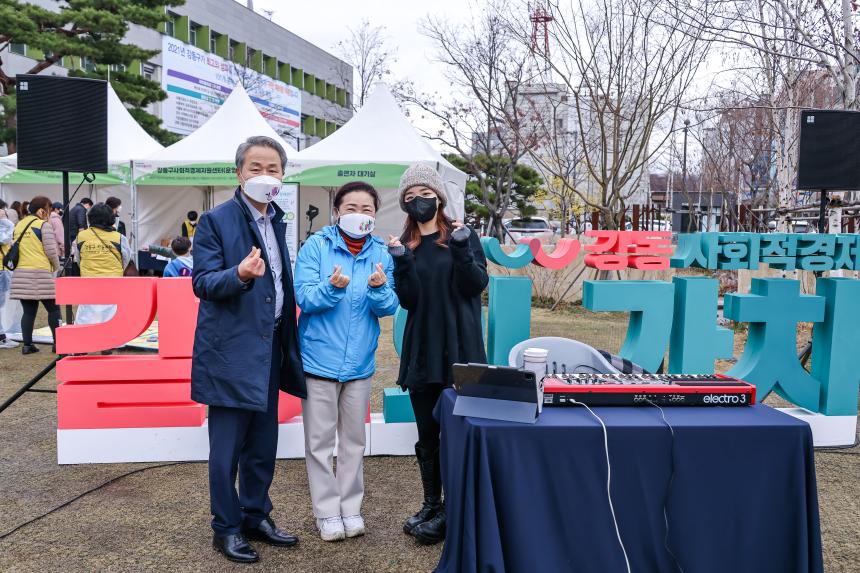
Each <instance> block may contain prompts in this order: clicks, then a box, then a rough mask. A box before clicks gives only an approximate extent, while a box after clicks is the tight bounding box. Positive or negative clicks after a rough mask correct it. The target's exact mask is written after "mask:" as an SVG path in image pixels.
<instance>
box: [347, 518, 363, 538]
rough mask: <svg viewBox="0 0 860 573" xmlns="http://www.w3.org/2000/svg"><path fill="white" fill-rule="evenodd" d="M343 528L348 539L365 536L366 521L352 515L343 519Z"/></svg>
mask: <svg viewBox="0 0 860 573" xmlns="http://www.w3.org/2000/svg"><path fill="white" fill-rule="evenodd" d="M343 528H344V530H345V531H346V536H347V537H358V536H359V535H364V533H365V529H364V519H363V518H362V517H361V515H350V516H347V517H344V518H343Z"/></svg>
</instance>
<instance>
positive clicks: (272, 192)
mask: <svg viewBox="0 0 860 573" xmlns="http://www.w3.org/2000/svg"><path fill="white" fill-rule="evenodd" d="M242 190H243V191H244V192H245V195H247V196H248V197H250V198H251V199H253V200H254V201H256V202H257V203H271V202H272V201H274V199H275V197H277V196H278V193H280V192H281V181H280V180H279V179H278V178H277V177H272V176H271V175H258V176H256V177H251V178H250V179H247V180H245V181H244V185H243V186H242Z"/></svg>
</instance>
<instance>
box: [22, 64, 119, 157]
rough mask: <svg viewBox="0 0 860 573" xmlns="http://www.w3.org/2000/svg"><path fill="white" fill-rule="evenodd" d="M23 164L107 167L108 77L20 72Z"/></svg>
mask: <svg viewBox="0 0 860 573" xmlns="http://www.w3.org/2000/svg"><path fill="white" fill-rule="evenodd" d="M16 80H17V87H16V90H15V93H16V98H17V103H18V125H17V130H18V168H19V169H33V170H44V171H77V172H90V173H105V172H107V82H105V81H104V80H91V79H87V78H65V77H58V76H40V75H26V74H22V75H18V76H17V77H16Z"/></svg>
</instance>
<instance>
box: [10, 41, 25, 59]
mask: <svg viewBox="0 0 860 573" xmlns="http://www.w3.org/2000/svg"><path fill="white" fill-rule="evenodd" d="M9 51H10V52H12V53H13V54H20V55H22V56H23V55H24V54H26V53H27V45H26V44H9Z"/></svg>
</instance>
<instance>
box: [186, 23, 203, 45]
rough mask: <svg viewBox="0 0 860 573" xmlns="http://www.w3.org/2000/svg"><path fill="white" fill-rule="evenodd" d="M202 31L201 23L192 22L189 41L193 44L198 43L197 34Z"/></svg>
mask: <svg viewBox="0 0 860 573" xmlns="http://www.w3.org/2000/svg"><path fill="white" fill-rule="evenodd" d="M199 31H200V24H195V23H194V22H191V25H190V26H189V27H188V43H189V44H191V45H192V46H196V45H197V35H198V33H199Z"/></svg>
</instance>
